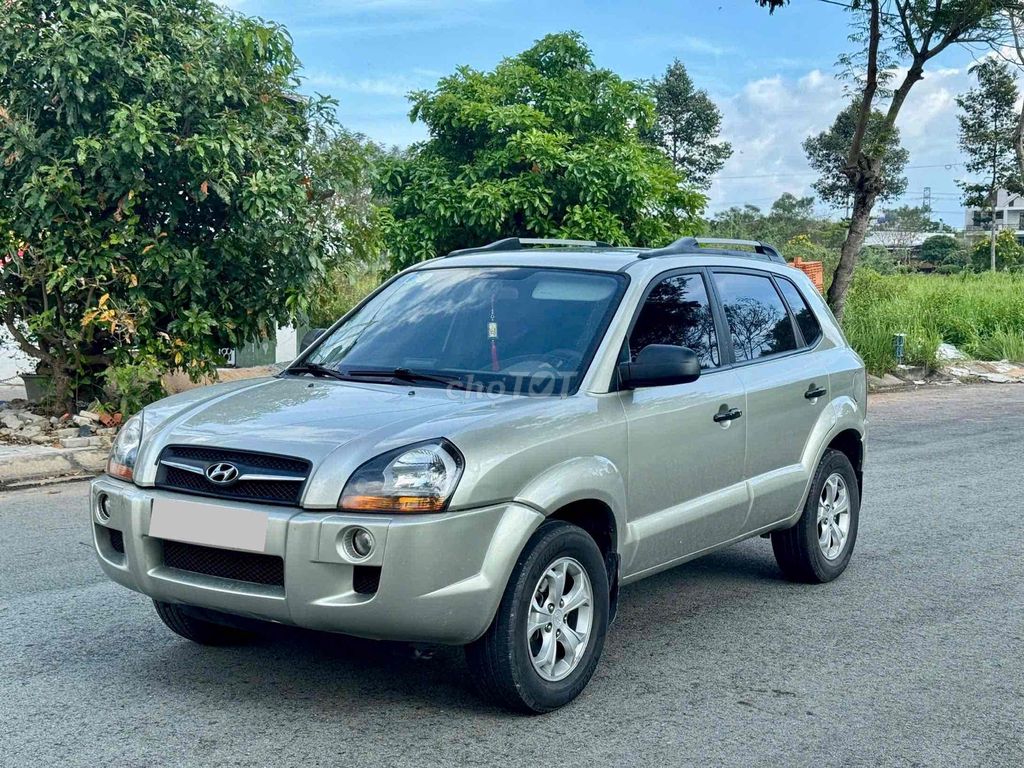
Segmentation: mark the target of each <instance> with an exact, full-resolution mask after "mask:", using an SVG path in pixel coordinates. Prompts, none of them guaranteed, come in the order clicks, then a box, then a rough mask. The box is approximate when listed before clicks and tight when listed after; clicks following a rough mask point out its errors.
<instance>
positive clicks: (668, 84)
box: [645, 59, 732, 189]
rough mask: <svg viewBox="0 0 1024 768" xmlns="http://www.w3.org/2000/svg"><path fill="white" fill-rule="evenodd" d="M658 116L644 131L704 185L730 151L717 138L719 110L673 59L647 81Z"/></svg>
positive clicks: (689, 178) (687, 174) (697, 183)
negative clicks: (658, 75) (647, 130)
mask: <svg viewBox="0 0 1024 768" xmlns="http://www.w3.org/2000/svg"><path fill="white" fill-rule="evenodd" d="M648 92H649V94H650V96H651V98H652V99H653V100H654V108H655V111H656V112H657V119H656V120H655V121H654V123H653V125H652V126H651V128H650V130H649V132H648V133H647V134H646V135H645V138H646V139H647V140H648V141H651V142H652V143H654V144H656V145H657V146H659V147H661V148H662V149H663V150H664V151H665V153H666V154H667V155H668V156H669V159H670V160H671V161H672V164H673V165H674V166H675V167H676V168H677V169H678V170H680V171H682V173H683V175H684V176H685V177H686V180H687V181H688V182H690V183H691V184H692V185H694V186H696V187H698V188H700V189H707V188H708V187H710V186H711V177H712V176H714V175H715V174H716V173H718V172H719V171H720V170H721V169H722V166H723V165H725V161H726V160H728V159H729V157H730V155H732V146H731V145H730V144H729V143H728V142H725V141H719V140H718V135H719V133H720V132H721V128H722V114H721V112H719V111H718V107H717V106H715V102H713V101H712V100H711V98H710V97H709V96H708V94H707V91H704V90H700V89H697V88H695V87H694V85H693V80H692V79H691V78H690V75H689V74H688V73H687V71H686V67H685V66H683V63H682V62H681V61H679V59H676V60H675V61H674V62H672V64H670V65H669V67H668V68H667V69H666V70H665V74H664V75H662V76H661V77H660V78H658V79H655V80H653V81H651V82H650V83H648Z"/></svg>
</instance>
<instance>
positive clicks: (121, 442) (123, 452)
mask: <svg viewBox="0 0 1024 768" xmlns="http://www.w3.org/2000/svg"><path fill="white" fill-rule="evenodd" d="M141 442H142V414H141V413H137V414H135V415H134V416H132V417H131V418H130V419H128V421H126V422H125V423H124V426H123V427H121V431H120V432H118V433H117V437H116V438H115V440H114V445H113V446H111V448H110V458H109V459H108V460H107V474H108V475H113V476H114V477H119V478H121V479H122V480H128V481H129V482H131V480H132V477H133V475H134V472H135V459H136V458H138V455H139V443H141Z"/></svg>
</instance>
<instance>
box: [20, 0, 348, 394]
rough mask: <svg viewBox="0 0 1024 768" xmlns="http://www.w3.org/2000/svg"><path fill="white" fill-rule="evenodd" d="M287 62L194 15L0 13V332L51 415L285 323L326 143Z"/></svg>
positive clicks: (318, 207)
mask: <svg viewBox="0 0 1024 768" xmlns="http://www.w3.org/2000/svg"><path fill="white" fill-rule="evenodd" d="M298 66H299V64H298V61H297V60H296V58H295V55H294V53H293V51H292V44H291V41H290V38H289V37H288V35H287V33H286V32H285V31H284V30H283V29H282V28H281V27H279V26H276V25H273V24H269V23H267V22H263V21H261V20H258V19H250V18H246V17H243V16H239V15H234V14H230V13H228V12H226V11H224V10H222V9H221V8H220V7H219V6H217V5H215V4H214V3H213V2H210V1H209V0H175V2H166V1H165V0H120V1H119V2H113V0H91V1H89V2H86V1H85V0H56V1H55V0H20V1H19V2H14V3H8V4H6V9H5V19H4V23H3V25H2V26H0V160H2V162H0V231H6V230H11V231H13V232H14V239H15V240H16V246H15V249H14V254H12V255H13V256H14V258H13V261H11V263H9V264H7V266H6V267H4V268H3V269H2V271H0V318H2V320H3V322H4V323H5V325H6V326H7V328H8V329H9V330H10V331H11V333H12V334H14V336H15V338H16V339H17V340H18V342H19V343H20V345H21V347H22V348H23V349H24V350H25V351H27V352H28V353H30V354H32V355H34V356H36V357H37V358H39V360H40V361H41V364H42V366H43V367H45V368H46V369H48V370H49V371H50V372H51V373H52V375H53V377H54V384H55V388H56V395H57V399H58V401H60V402H61V403H65V404H66V403H69V402H70V401H71V400H73V399H74V397H75V396H76V395H77V396H78V397H80V398H85V397H91V396H93V395H94V394H95V392H96V390H97V389H98V387H99V381H100V379H101V376H100V373H101V371H102V370H103V369H104V368H106V367H107V366H109V365H138V366H140V367H146V368H150V367H151V366H152V365H153V364H158V366H159V367H160V368H167V367H183V368H185V369H187V370H188V371H189V372H190V373H192V374H195V375H197V374H199V373H201V372H203V371H204V370H209V369H210V368H211V367H212V365H214V364H215V362H216V360H217V359H218V349H219V348H223V347H229V346H236V345H239V344H241V343H242V342H244V341H245V340H247V339H252V338H256V337H259V336H260V335H262V334H264V333H266V332H267V331H269V329H271V328H272V327H273V325H274V323H275V322H284V321H287V320H289V319H290V318H291V317H292V316H293V315H295V314H296V313H297V312H298V311H300V310H302V309H303V308H304V306H305V303H306V300H307V299H306V287H307V286H308V284H309V281H310V279H311V278H312V277H314V276H316V275H318V274H319V273H321V272H322V270H323V266H324V262H325V259H329V258H332V257H333V255H334V254H336V253H337V251H338V246H339V243H338V240H339V231H338V228H337V227H336V226H335V208H334V206H333V205H332V204H331V193H332V192H333V184H334V181H333V180H330V179H328V180H327V181H325V180H324V179H323V178H321V177H320V175H319V171H321V170H324V169H326V168H337V167H338V163H339V156H338V154H337V151H336V150H338V147H339V145H338V144H336V143H335V141H334V139H335V138H336V136H337V132H336V130H335V126H334V123H333V117H332V115H333V111H334V110H333V105H332V104H330V103H328V102H326V101H325V100H322V99H313V100H304V99H299V98H296V97H295V96H293V95H292V94H293V93H294V90H295V88H296V87H297V85H298V83H297V79H296V72H297V69H298ZM0 261H2V260H0Z"/></svg>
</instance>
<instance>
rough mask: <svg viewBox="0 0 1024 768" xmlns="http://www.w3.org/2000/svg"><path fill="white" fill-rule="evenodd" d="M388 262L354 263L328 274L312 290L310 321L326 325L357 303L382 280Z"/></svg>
mask: <svg viewBox="0 0 1024 768" xmlns="http://www.w3.org/2000/svg"><path fill="white" fill-rule="evenodd" d="M385 269H386V264H384V263H380V264H376V265H375V264H352V265H347V266H343V267H338V268H336V269H334V270H332V271H331V272H329V273H328V275H327V277H326V278H325V279H324V280H323V281H321V282H320V283H319V284H318V285H317V286H316V288H315V289H314V291H313V297H312V300H311V301H310V308H309V323H310V325H311V326H313V327H318V328H326V327H328V326H330V325H333V324H334V321H335V320H337V319H338V318H340V317H341V316H342V315H344V314H345V313H346V312H348V311H349V310H350V309H352V307H354V306H355V305H356V304H358V303H359V302H360V301H362V300H363V298H364V297H366V295H367V294H369V293H370V292H371V291H372V290H374V289H375V288H376V287H377V286H378V285H380V283H381V275H382V274H383V272H384V270H385Z"/></svg>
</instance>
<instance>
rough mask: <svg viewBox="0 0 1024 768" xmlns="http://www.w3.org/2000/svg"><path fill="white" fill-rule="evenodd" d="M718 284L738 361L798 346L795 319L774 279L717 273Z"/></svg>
mask: <svg viewBox="0 0 1024 768" xmlns="http://www.w3.org/2000/svg"><path fill="white" fill-rule="evenodd" d="M715 285H716V286H717V287H718V295H719V297H720V298H721V300H722V308H723V309H724V310H725V317H726V319H727V320H728V321H729V333H730V335H731V336H732V349H733V355H734V356H735V357H736V362H738V363H739V362H743V361H745V360H756V359H757V358H759V357H764V356H765V355H774V354H778V353H779V352H789V351H791V350H794V349H796V335H795V334H794V333H793V322H792V320H791V319H790V317H789V312H788V311H787V310H786V305H785V304H783V303H782V297H781V296H779V292H778V291H776V290H775V286H774V285H772V281H771V279H769V278H768V277H761V276H759V275H750V274H739V273H731V272H716V273H715Z"/></svg>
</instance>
